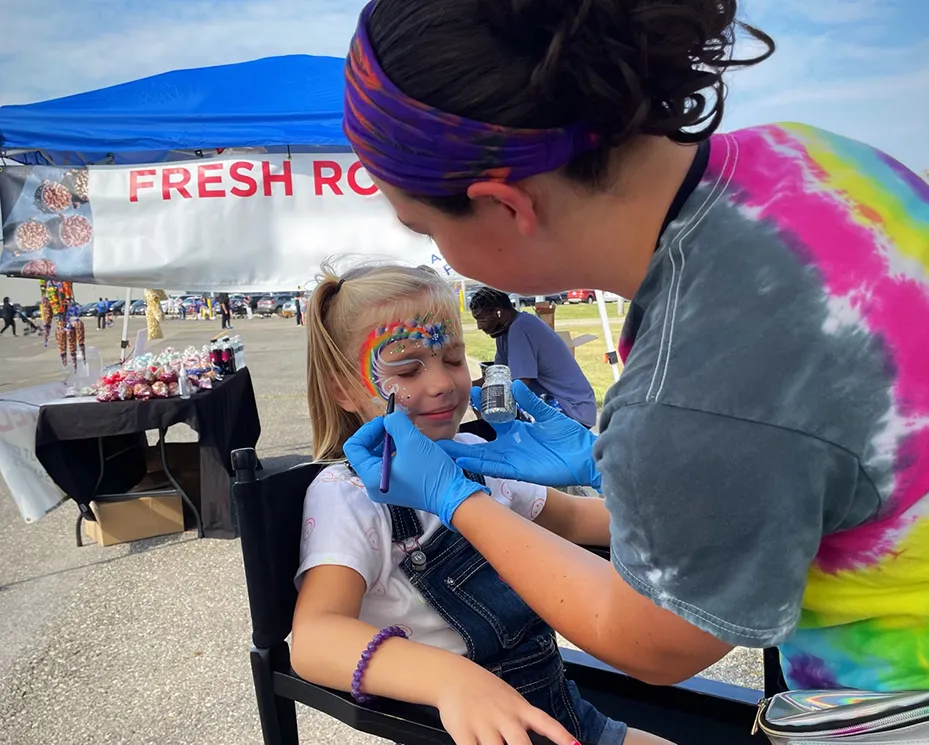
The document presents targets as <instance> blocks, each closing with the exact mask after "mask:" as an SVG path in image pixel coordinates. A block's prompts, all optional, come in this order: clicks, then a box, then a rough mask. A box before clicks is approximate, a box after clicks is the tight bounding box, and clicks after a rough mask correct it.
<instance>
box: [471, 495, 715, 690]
mask: <svg viewBox="0 0 929 745" xmlns="http://www.w3.org/2000/svg"><path fill="white" fill-rule="evenodd" d="M556 502H557V497H556ZM546 509H547V507H546ZM556 509H557V508H556ZM543 513H544V510H543ZM453 524H454V527H455V529H456V530H458V531H459V532H460V533H461V534H462V535H463V536H464V537H465V538H467V539H468V541H470V542H471V544H472V545H473V546H474V547H475V548H476V549H477V550H478V551H479V552H480V553H481V554H483V556H484V557H485V558H486V559H487V561H489V562H490V563H491V564H492V565H493V567H494V568H495V569H496V570H497V572H498V573H499V574H500V577H501V578H502V579H503V580H504V581H505V582H506V583H507V584H508V585H510V586H511V587H512V588H513V589H514V590H516V592H517V593H518V594H519V595H520V596H521V597H522V598H523V600H525V601H526V603H527V604H528V605H529V606H530V607H531V608H532V609H533V610H534V611H535V612H536V613H538V614H539V615H540V616H541V617H542V618H543V619H545V621H547V622H548V623H549V624H551V625H552V626H553V627H555V628H556V629H558V631H559V632H561V633H562V634H563V635H564V636H565V637H566V638H567V639H568V640H569V641H571V642H572V643H574V644H576V645H577V646H579V647H580V648H581V649H583V650H585V651H586V652H588V653H590V654H591V655H593V656H594V657H596V658H598V659H600V660H603V661H604V662H607V663H609V664H611V665H613V666H614V667H617V668H619V669H620V670H623V671H625V672H627V673H629V674H630V675H633V676H634V677H636V678H639V679H640V680H643V681H645V682H647V683H653V684H656V685H670V684H673V683H678V682H680V681H681V680H686V679H687V678H689V677H691V676H692V675H695V674H696V673H698V672H700V671H701V670H704V669H705V668H706V667H708V666H709V665H711V664H713V663H714V662H716V661H717V660H719V659H721V658H722V657H723V656H724V655H725V654H726V653H727V652H729V651H730V650H731V649H732V647H731V646H730V645H728V644H726V643H724V642H721V641H719V640H718V639H716V638H715V637H713V636H711V635H710V634H707V633H706V632H704V631H701V630H700V629H698V628H697V627H696V626H693V625H691V624H689V623H687V621H684V620H683V619H682V618H680V617H678V616H676V615H675V614H674V613H672V612H670V611H667V610H663V609H661V608H659V607H658V606H657V605H655V604H654V603H653V602H652V601H651V600H649V599H648V598H646V597H644V596H643V595H640V594H639V593H637V592H636V591H635V590H633V589H632V588H631V587H629V585H627V584H626V583H625V582H624V581H623V579H622V577H620V576H619V574H618V573H617V572H616V570H615V569H614V568H613V566H612V564H610V562H608V561H605V560H604V559H600V558H598V557H596V556H594V555H593V554H591V553H590V552H589V551H586V550H585V549H583V548H580V547H579V546H576V545H574V544H573V543H569V542H567V541H565V540H563V539H562V538H560V537H559V536H557V535H555V534H553V533H551V532H549V531H548V530H546V529H544V528H543V527H542V525H541V524H540V525H536V524H535V523H532V522H530V521H528V520H524V519H523V518H522V517H520V516H519V515H517V514H515V513H514V512H512V510H510V509H508V508H507V507H504V506H503V505H501V504H498V503H497V502H495V501H494V500H493V499H492V498H490V497H489V496H486V495H484V494H476V495H474V496H472V497H470V498H469V499H467V500H465V501H464V502H463V503H462V504H461V506H459V507H458V509H457V510H456V511H455V514H454V518H453Z"/></svg>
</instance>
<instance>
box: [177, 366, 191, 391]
mask: <svg viewBox="0 0 929 745" xmlns="http://www.w3.org/2000/svg"><path fill="white" fill-rule="evenodd" d="M177 392H178V394H179V395H180V397H181V398H190V381H189V380H188V379H187V368H184V367H182V368H181V369H180V371H179V372H178V374H177Z"/></svg>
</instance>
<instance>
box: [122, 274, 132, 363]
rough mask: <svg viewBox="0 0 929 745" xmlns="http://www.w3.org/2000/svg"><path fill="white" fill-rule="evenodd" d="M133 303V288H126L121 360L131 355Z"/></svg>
mask: <svg viewBox="0 0 929 745" xmlns="http://www.w3.org/2000/svg"><path fill="white" fill-rule="evenodd" d="M130 305H132V288H131V287H127V288H126V305H125V306H124V307H123V338H122V339H121V340H120V342H119V361H120V362H125V361H126V357H128V356H129V306H130Z"/></svg>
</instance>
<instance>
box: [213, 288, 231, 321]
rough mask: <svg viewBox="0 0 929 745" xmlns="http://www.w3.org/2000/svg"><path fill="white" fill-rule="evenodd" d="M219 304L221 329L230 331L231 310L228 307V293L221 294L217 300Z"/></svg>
mask: <svg viewBox="0 0 929 745" xmlns="http://www.w3.org/2000/svg"><path fill="white" fill-rule="evenodd" d="M217 300H218V302H219V313H220V316H221V318H222V328H223V329H224V330H225V329H231V328H232V310H231V309H230V306H229V295H228V293H225V292H221V293H219V297H218V298H217Z"/></svg>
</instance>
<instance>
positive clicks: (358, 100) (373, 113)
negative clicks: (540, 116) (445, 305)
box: [342, 2, 600, 196]
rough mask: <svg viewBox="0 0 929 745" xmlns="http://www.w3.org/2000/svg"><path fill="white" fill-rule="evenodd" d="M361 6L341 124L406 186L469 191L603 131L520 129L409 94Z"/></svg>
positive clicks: (524, 172) (529, 169) (528, 170)
mask: <svg viewBox="0 0 929 745" xmlns="http://www.w3.org/2000/svg"><path fill="white" fill-rule="evenodd" d="M373 7H374V2H371V3H369V4H368V5H367V6H366V7H365V8H364V10H362V12H361V17H360V18H359V20H358V28H357V30H356V32H355V36H354V38H353V39H352V43H351V47H350V49H349V53H348V59H347V61H346V65H345V104H344V109H345V111H344V120H343V125H342V126H343V129H344V131H345V135H346V137H347V138H348V140H349V142H351V144H352V147H353V148H354V150H355V154H356V155H357V156H358V159H359V160H360V161H361V163H362V164H363V165H364V167H365V169H366V170H367V171H368V172H369V173H370V174H371V175H372V176H375V177H376V178H379V179H381V180H382V181H385V182H386V183H388V184H391V185H393V186H396V187H397V188H400V189H403V190H404V191H406V192H407V193H409V194H414V195H420V196H429V195H431V196H441V195H449V194H464V193H465V192H466V191H467V189H468V187H469V186H470V185H471V184H473V183H475V182H477V181H519V180H520V179H525V178H528V177H529V176H534V175H536V174H539V173H544V172H547V171H554V170H557V169H558V168H560V167H561V166H563V165H564V164H565V163H567V162H568V161H570V160H572V159H573V158H574V157H575V156H577V155H579V154H580V153H582V152H585V151H587V150H591V149H593V148H595V147H597V146H598V145H599V143H600V138H599V137H598V136H597V135H596V134H594V133H593V132H592V131H591V130H590V129H589V128H588V127H586V126H584V125H583V124H581V123H578V124H575V125H572V126H569V127H563V128H553V129H515V128H511V127H503V126H499V125H494V124H487V123H485V122H479V121H474V120H470V119H464V118H463V117H460V116H455V115H453V114H447V113H445V112H443V111H439V110H438V109H435V108H433V107H431V106H427V105H426V104H424V103H421V102H419V101H416V100H414V99H412V98H410V97H409V96H407V95H405V94H404V93H403V92H402V91H401V90H400V89H399V88H397V86H395V85H394V84H393V83H392V82H391V80H390V78H388V77H387V75H386V74H385V73H384V71H383V70H382V69H381V68H380V65H379V64H378V61H377V55H376V54H375V52H374V49H373V47H372V46H371V42H370V40H369V39H368V31H367V23H368V19H369V17H370V15H371V12H372V10H373Z"/></svg>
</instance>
